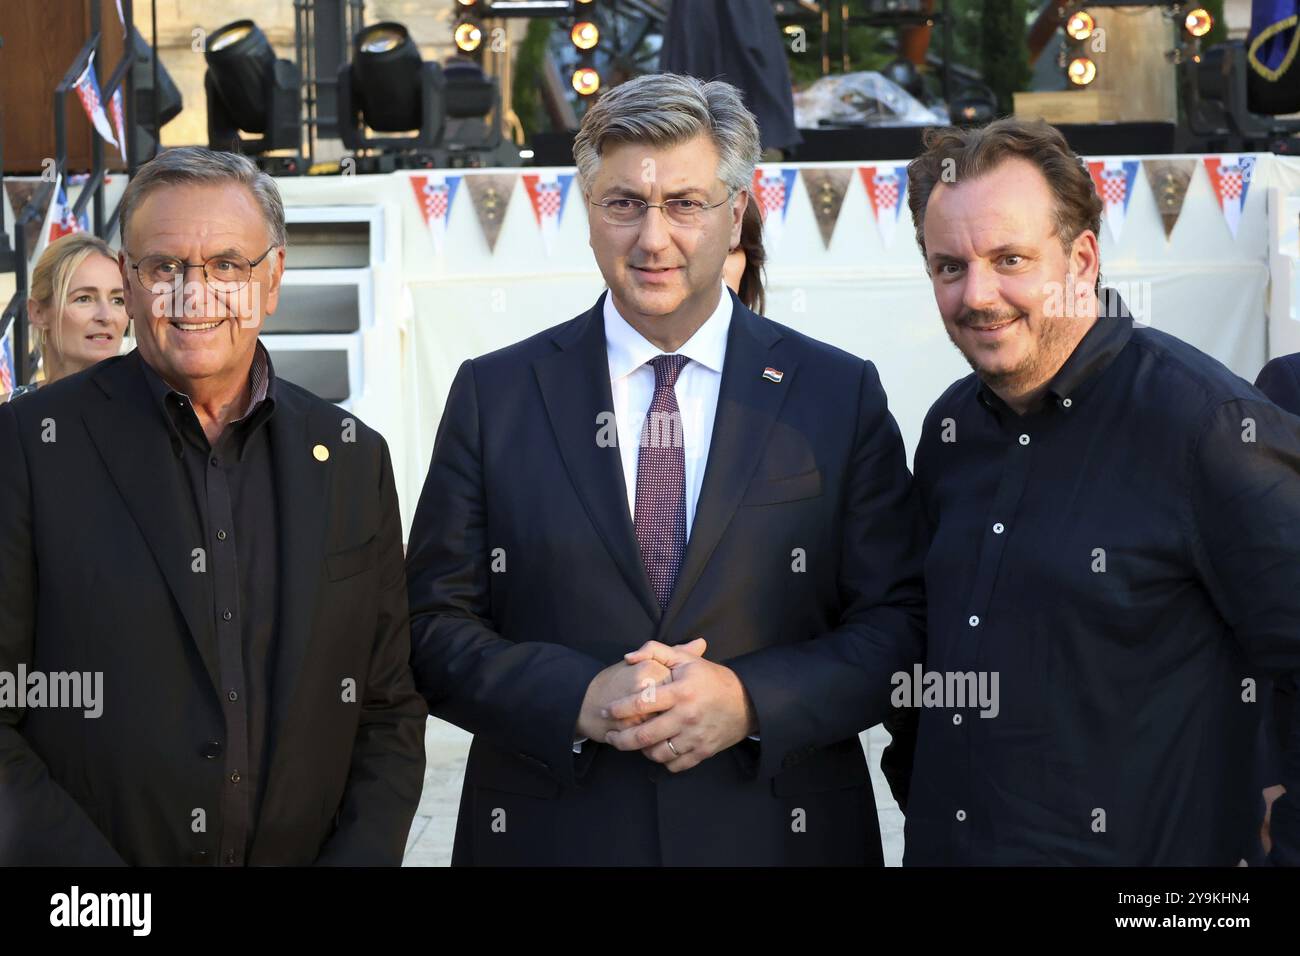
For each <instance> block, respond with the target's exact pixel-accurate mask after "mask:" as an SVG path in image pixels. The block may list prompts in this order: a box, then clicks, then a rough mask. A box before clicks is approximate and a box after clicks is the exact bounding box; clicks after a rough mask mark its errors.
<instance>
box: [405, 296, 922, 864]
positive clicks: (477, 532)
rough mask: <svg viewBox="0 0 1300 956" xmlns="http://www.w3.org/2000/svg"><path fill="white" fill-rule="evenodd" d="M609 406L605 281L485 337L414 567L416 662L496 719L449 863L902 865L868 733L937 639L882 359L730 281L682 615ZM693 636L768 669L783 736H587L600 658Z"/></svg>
mask: <svg viewBox="0 0 1300 956" xmlns="http://www.w3.org/2000/svg"><path fill="white" fill-rule="evenodd" d="M769 366H770V367H772V368H775V369H777V370H779V371H781V372H782V373H783V378H782V380H781V382H780V383H779V384H778V383H774V382H771V381H767V380H766V379H764V377H763V371H764V369H765V368H766V367H769ZM612 409H613V401H612V398H611V389H610V381H609V366H608V360H607V357H606V349H605V333H604V321H603V298H602V299H601V300H600V301H598V302H597V303H596V305H595V306H594V307H593V308H592V309H591V310H590V311H589V312H587V313H586V314H584V315H581V316H579V317H577V318H576V319H574V320H572V321H571V322H567V323H565V324H564V325H560V326H558V327H556V328H553V329H551V330H549V331H546V332H543V333H541V334H539V335H535V336H533V337H532V338H529V339H526V340H525V341H523V342H520V343H518V344H516V345H513V346H511V347H509V348H506V349H503V350H501V351H499V352H494V353H492V354H491V355H487V356H484V357H482V358H478V359H474V360H472V361H467V362H465V363H464V364H463V365H462V366H461V368H460V371H459V373H458V374H457V376H456V379H455V382H454V383H453V385H452V388H451V394H450V396H449V398H448V401H447V406H446V411H445V412H444V414H443V418H442V422H441V424H440V426H439V429H438V436H437V442H436V445H435V448H434V452H433V460H432V463H431V465H430V467H429V474H428V478H427V480H426V482H425V486H424V492H423V494H422V495H421V498H420V504H419V508H418V510H417V512H416V516H415V523H414V526H413V528H412V532H411V544H410V551H409V554H408V561H407V573H408V577H409V582H410V596H411V635H412V638H411V641H412V654H413V658H412V660H413V664H414V668H415V675H416V684H417V687H418V688H419V689H420V692H421V693H422V694H423V695H424V696H425V698H426V699H427V700H428V702H429V705H430V709H431V710H432V712H433V713H434V714H436V715H438V716H440V717H442V718H444V719H446V720H449V721H451V722H452V723H455V724H457V725H459V726H461V727H464V728H466V729H467V730H469V731H471V732H473V734H474V741H473V744H472V746H471V748H470V755H469V763H468V766H467V768H466V772H465V785H464V790H463V792H462V796H461V804H460V816H459V819H458V821H457V829H456V843H455V848H454V854H453V863H454V864H594V865H605V864H612V865H616V864H637V865H657V864H667V865H684V864H685V865H693V864H704V865H710V864H713V865H717V864H726V865H730V864H738V865H784V864H804V863H806V864H825V863H846V864H879V863H880V862H881V848H880V834H879V825H878V822H877V819H876V808H875V798H874V796H873V794H872V789H871V781H870V777H869V774H868V771H867V764H866V761H865V759H864V757H863V753H862V747H861V745H860V743H859V740H858V736H857V735H858V732H859V731H861V730H864V729H866V728H867V727H869V726H871V725H872V724H874V723H876V722H878V721H879V720H880V719H881V718H882V716H883V715H884V713H885V711H886V710H887V709H888V707H889V700H888V698H889V693H890V690H891V687H890V683H889V678H890V675H891V674H893V673H894V672H896V671H899V670H903V669H906V668H908V667H910V666H911V663H912V662H913V661H914V660H916V659H918V658H919V654H920V647H921V638H922V616H923V614H924V601H923V597H922V594H921V590H920V569H921V558H922V552H921V547H922V544H921V540H922V539H921V534H920V529H919V526H918V520H919V516H918V511H917V510H916V507H915V503H914V500H913V495H912V490H911V479H910V476H909V474H908V470H907V466H906V460H905V455H904V450H903V443H902V441H901V439H900V436H899V432H898V428H897V426H896V425H895V423H894V420H893V418H892V417H891V416H890V414H889V411H888V410H887V408H886V405H885V394H884V392H883V390H882V389H881V387H880V382H879V379H878V378H877V376H876V371H875V368H874V367H873V366H872V365H871V363H870V362H863V361H862V360H861V359H859V358H856V357H854V356H852V355H849V354H848V353H845V352H842V351H840V350H838V349H835V348H832V347H830V346H828V345H824V344H822V343H820V342H817V341H814V340H813V339H810V338H808V337H807V336H805V335H802V334H800V333H799V332H796V331H794V330H792V329H788V328H784V327H782V326H780V325H777V324H776V323H774V322H771V321H769V320H768V319H765V318H762V317H760V316H757V315H755V314H754V313H752V312H750V311H749V310H748V309H746V308H745V307H744V306H743V305H741V304H740V302H739V300H737V299H736V298H735V297H734V296H733V297H732V319H731V328H730V332H729V334H728V338H727V354H726V363H725V367H724V371H723V375H722V382H721V390H720V394H719V397H718V408H717V416H716V419H715V425H714V431H713V436H712V441H711V445H710V451H709V460H708V466H707V469H706V473H705V476H704V483H703V487H702V489H701V493H700V501H699V504H698V507H697V509H696V513H695V520H694V523H693V527H692V531H691V536H690V540H689V542H688V544H687V550H686V555H685V558H684V560H683V564H682V568H681V571H680V574H679V578H678V581H677V584H676V588H675V590H674V594H673V598H672V601H671V602H670V604H669V606H668V607H667V608H666V609H664V610H663V611H662V612H661V610H660V608H659V607H658V604H657V602H656V600H655V597H654V593H653V591H652V590H651V587H650V583H649V580H648V578H647V576H646V573H645V570H644V567H643V565H642V561H641V556H640V552H639V550H638V548H637V542H636V537H635V533H634V530H633V524H632V516H631V514H630V513H629V509H628V505H627V494H626V489H625V487H624V482H623V472H622V465H621V460H620V457H619V450H618V448H617V447H615V446H613V445H608V443H606V444H605V446H603V447H602V444H601V443H599V442H598V441H597V431H598V429H600V427H601V424H602V422H603V421H607V419H598V416H599V415H600V414H601V413H602V412H605V413H608V412H609V411H611V410H612ZM611 427H612V426H611ZM801 562H802V564H801ZM798 567H803V568H804V569H803V570H797V569H796V568H798ZM697 636H703V637H705V638H707V639H708V642H709V650H708V652H707V656H708V658H709V659H711V660H716V661H721V662H726V663H727V665H728V666H730V667H731V668H732V669H734V670H735V672H736V673H737V675H738V676H739V677H740V679H741V681H742V683H743V684H744V685H745V687H746V689H747V690H748V692H749V695H750V697H751V698H752V700H753V703H754V707H755V709H756V711H757V715H758V722H759V734H760V736H761V738H762V742H761V744H757V745H755V744H753V743H752V742H749V741H745V742H742V743H741V744H740V745H737V746H735V747H732V748H730V749H729V750H727V751H725V752H723V753H720V754H718V755H716V756H714V757H713V758H711V759H709V760H706V761H704V762H703V763H702V764H700V765H699V766H697V767H694V768H692V769H691V770H688V771H685V772H683V773H680V774H671V773H669V772H668V771H666V770H664V769H663V768H662V767H660V766H659V765H657V764H654V763H653V762H651V761H650V760H648V759H647V758H646V757H644V756H643V755H642V754H640V753H637V752H621V751H617V750H615V749H613V748H611V747H609V746H607V745H604V744H601V743H596V742H589V743H587V744H586V745H585V746H584V747H583V750H582V753H581V755H580V756H575V755H574V754H573V752H572V741H573V731H574V725H575V724H576V722H577V717H578V712H579V709H580V707H581V703H582V699H583V696H584V695H585V693H586V690H587V686H588V684H589V683H590V681H591V679H592V678H593V677H594V676H595V675H596V673H597V672H599V671H600V670H601V669H603V668H604V667H606V666H608V665H610V664H612V663H614V662H616V661H618V660H619V659H620V658H621V656H622V655H623V654H624V653H625V652H627V651H630V650H633V649H635V648H637V647H639V646H641V645H642V644H643V643H644V642H645V641H647V640H650V639H652V638H653V639H657V640H660V641H663V642H665V643H667V644H679V643H682V642H685V641H687V640H689V639H691V638H694V637H697Z"/></svg>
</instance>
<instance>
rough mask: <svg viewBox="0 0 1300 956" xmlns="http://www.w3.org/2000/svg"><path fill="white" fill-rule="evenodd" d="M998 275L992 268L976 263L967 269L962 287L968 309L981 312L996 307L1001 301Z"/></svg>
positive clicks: (963, 301)
mask: <svg viewBox="0 0 1300 956" xmlns="http://www.w3.org/2000/svg"><path fill="white" fill-rule="evenodd" d="M999 288H1000V286H999V281H998V276H997V275H996V274H995V273H993V272H992V271H991V270H989V269H987V268H985V267H984V266H982V265H980V264H978V263H976V264H973V265H971V266H970V267H969V268H968V269H967V270H966V281H965V283H964V285H963V287H962V296H961V301H962V305H964V306H965V307H966V308H967V309H969V310H970V311H972V312H979V311H982V310H985V309H990V308H996V307H997V304H998V302H999V301H1000V298H1001V297H1000V294H999Z"/></svg>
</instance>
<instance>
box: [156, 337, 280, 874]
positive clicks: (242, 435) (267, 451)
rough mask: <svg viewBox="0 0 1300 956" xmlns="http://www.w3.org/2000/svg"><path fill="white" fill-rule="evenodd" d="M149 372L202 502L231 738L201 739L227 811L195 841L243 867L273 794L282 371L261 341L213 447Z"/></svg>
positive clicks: (198, 755) (180, 461) (178, 397)
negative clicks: (268, 791)
mask: <svg viewBox="0 0 1300 956" xmlns="http://www.w3.org/2000/svg"><path fill="white" fill-rule="evenodd" d="M140 367H141V368H142V369H144V375H145V379H146V380H147V381H148V383H149V387H150V390H151V391H152V393H153V395H154V396H155V398H156V399H157V401H158V406H159V408H160V409H161V410H162V413H163V419H164V420H165V421H166V422H167V426H168V431H169V435H170V438H171V443H172V450H173V452H174V453H175V455H176V467H177V468H178V469H179V470H180V471H181V472H182V474H183V476H184V477H183V478H182V479H181V480H182V481H183V483H184V485H185V486H186V487H188V488H189V489H190V492H191V494H192V496H193V501H194V514H195V517H196V518H197V520H198V528H199V530H200V533H201V534H202V538H203V541H204V542H205V547H204V551H205V552H206V553H205V554H204V555H203V559H202V560H203V562H204V566H205V571H206V573H205V574H204V580H205V581H206V582H207V585H208V589H209V593H210V594H211V598H212V605H211V614H212V619H213V621H214V622H215V623H214V631H215V633H216V635H217V651H218V660H219V666H220V670H221V688H220V701H221V708H222V712H223V714H224V716H225V724H226V732H225V738H224V739H222V740H196V741H194V759H195V760H197V761H202V762H206V761H212V760H221V761H222V767H223V769H222V775H221V777H222V794H221V806H220V808H219V811H220V813H219V814H216V813H214V812H213V811H214V810H215V809H218V808H206V809H207V811H208V813H207V817H208V830H207V834H206V837H207V838H208V839H206V840H205V835H204V834H197V835H196V847H195V854H194V859H195V860H196V861H198V862H207V861H209V860H213V859H214V858H215V861H216V862H218V863H220V864H221V865H230V866H237V865H243V864H244V863H245V862H246V860H247V854H248V847H249V841H250V839H251V837H252V834H253V829H254V823H255V821H256V819H257V813H258V810H259V808H260V805H261V799H262V795H263V793H264V790H265V782H266V761H267V758H268V750H269V746H268V718H269V713H268V712H269V707H268V703H269V698H270V689H271V683H272V676H273V675H272V668H273V665H274V658H273V656H272V646H273V642H274V636H275V621H276V613H277V603H276V602H277V600H278V584H279V581H278V570H279V566H278V563H277V543H278V540H277V529H276V517H275V516H276V509H275V482H274V472H273V466H272V459H271V442H270V431H269V428H267V427H266V422H267V419H268V418H270V417H271V414H272V413H273V412H274V410H275V371H274V369H273V367H272V366H271V360H270V356H269V355H268V354H267V352H266V349H265V348H264V347H263V345H262V344H261V343H260V342H259V343H257V349H256V353H255V355H254V359H253V366H252V369H251V373H250V379H251V380H250V392H251V398H250V401H249V405H248V408H247V409H246V410H245V412H244V414H243V415H242V416H240V417H239V418H238V419H237V420H235V421H233V422H231V423H230V424H229V425H227V426H226V428H225V430H224V431H223V432H222V433H221V436H220V437H219V438H218V439H217V442H216V444H215V445H212V444H210V443H209V442H208V439H207V436H206V435H205V434H204V432H203V426H202V425H201V424H200V423H199V419H198V416H197V414H196V413H195V411H194V407H193V405H192V403H191V402H190V400H189V398H188V396H185V395H182V394H181V393H180V392H178V391H176V390H175V389H173V388H172V387H171V386H169V385H168V384H167V383H166V382H164V381H163V379H162V378H161V377H160V376H159V375H158V374H157V373H156V372H155V371H154V370H153V369H151V368H150V367H149V366H148V365H147V364H145V363H144V362H141V363H140ZM214 818H215V820H214ZM214 823H215V825H214ZM208 847H210V849H211V851H212V852H211V853H209V852H208Z"/></svg>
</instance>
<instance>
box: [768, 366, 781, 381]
mask: <svg viewBox="0 0 1300 956" xmlns="http://www.w3.org/2000/svg"><path fill="white" fill-rule="evenodd" d="M763 378H765V379H767V380H768V381H769V382H780V381H781V379H783V378H785V372H782V371H781V370H780V369H778V368H772V366H770V365H769V366H768V367H767V368H765V369H763Z"/></svg>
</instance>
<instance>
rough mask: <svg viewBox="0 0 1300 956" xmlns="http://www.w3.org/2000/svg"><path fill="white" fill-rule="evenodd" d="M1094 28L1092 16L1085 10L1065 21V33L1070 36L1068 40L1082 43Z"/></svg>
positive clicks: (1094, 23)
mask: <svg viewBox="0 0 1300 956" xmlns="http://www.w3.org/2000/svg"><path fill="white" fill-rule="evenodd" d="M1096 26H1097V24H1096V22H1095V21H1094V20H1093V19H1092V14H1090V13H1088V11H1086V10H1080V11H1078V12H1077V13H1075V14H1073V15H1072V16H1071V17H1070V19H1069V20H1067V21H1066V24H1065V32H1066V33H1068V34H1069V35H1070V39H1072V40H1080V41H1082V40H1086V39H1088V37H1090V36H1092V31H1093V28H1095V27H1096Z"/></svg>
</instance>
